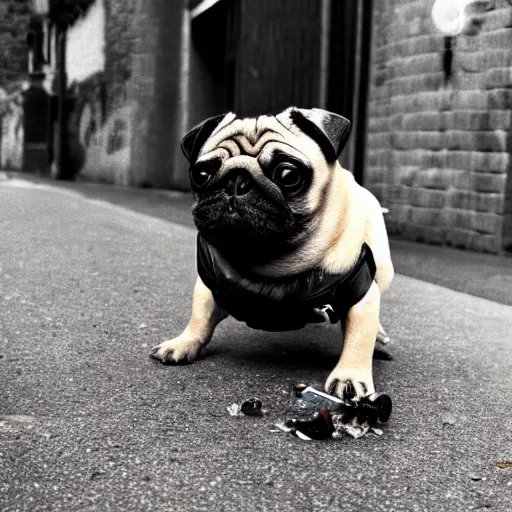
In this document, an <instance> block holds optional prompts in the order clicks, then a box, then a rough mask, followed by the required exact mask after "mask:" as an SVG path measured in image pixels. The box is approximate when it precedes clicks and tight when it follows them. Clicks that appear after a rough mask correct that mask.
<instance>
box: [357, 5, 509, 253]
mask: <svg viewBox="0 0 512 512" xmlns="http://www.w3.org/2000/svg"><path fill="white" fill-rule="evenodd" d="M432 5H433V0H379V1H378V2H374V15H373V26H374V31H373V42H372V72H371V84H370V93H369V120H368V122H369V128H368V146H367V149H368V150H367V162H366V175H365V185H366V186H367V187H368V188H369V189H370V190H372V191H373V192H374V193H375V195H376V196H377V197H378V198H379V199H380V200H381V202H382V204H383V206H385V207H388V208H389V209H390V214H389V216H388V219H387V221H388V227H389V231H390V232H391V233H393V234H397V235H401V236H404V237H406V238H410V239H415V240H420V241H425V242H432V243H437V244H447V245H452V246H455V247H464V248H468V249H473V250H479V251H488V252H495V253H497V252H500V251H501V250H502V248H503V247H504V246H508V243H509V242H507V240H509V239H510V242H512V219H510V216H512V190H511V188H512V187H511V186H510V181H511V180H512V177H509V176H510V174H511V169H512V165H511V164H512V162H511V158H510V151H511V149H512V112H511V107H512V67H511V66H512V5H511V2H510V1H509V0H494V1H489V2H487V4H486V9H487V10H486V12H484V13H483V14H481V21H482V24H481V26H480V27H479V30H478V31H477V33H476V34H474V35H459V36H456V37H455V38H454V39H453V41H452V54H451V59H450V52H449V51H447V49H446V41H445V38H444V36H443V35H441V34H439V33H438V32H437V31H436V29H435V27H434V25H433V22H432V21H431V16H430V13H431V9H432ZM450 60H451V62H450ZM508 177H509V180H508V181H509V185H508V190H509V193H508V194H507V192H506V190H507V178H508ZM508 214H510V215H508ZM509 230H511V231H510V233H509Z"/></svg>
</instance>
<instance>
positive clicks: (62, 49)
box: [57, 24, 69, 179]
mask: <svg viewBox="0 0 512 512" xmlns="http://www.w3.org/2000/svg"><path fill="white" fill-rule="evenodd" d="M66 31H67V26H66V25H65V24H59V50H58V63H57V66H58V77H59V80H58V84H59V85H58V87H59V91H58V92H59V96H58V107H57V108H58V126H59V139H58V143H59V148H58V154H57V159H58V160H57V166H58V170H57V173H58V174H57V177H58V178H59V179H66V177H67V172H69V169H66V160H67V137H66V126H67V115H66V90H67V76H66Z"/></svg>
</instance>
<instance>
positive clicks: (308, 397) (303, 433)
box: [275, 384, 392, 440]
mask: <svg viewBox="0 0 512 512" xmlns="http://www.w3.org/2000/svg"><path fill="white" fill-rule="evenodd" d="M295 395H296V397H298V398H299V400H297V407H296V409H295V413H296V414H294V416H296V417H294V418H291V419H287V420H286V421H285V422H284V423H278V424H276V425H275V427H276V428H277V429H279V430H280V431H283V432H287V433H290V434H292V435H294V436H296V437H299V438H300V439H303V440H313V439H314V440H322V439H339V438H341V437H345V436H349V437H353V438H354V439H357V438H359V437H362V436H364V435H366V434H367V433H368V432H372V433H374V434H375V435H378V436H380V435H382V434H383V432H382V430H381V429H379V428H377V427H376V426H377V425H381V424H383V423H386V422H387V421H388V419H389V416H390V415H391V410H392V402H391V398H390V397H389V396H388V395H386V394H384V393H374V394H372V395H370V396H367V397H364V398H362V399H359V400H357V399H355V398H354V399H341V398H338V397H336V396H333V395H329V394H327V393H323V392H322V391H318V390H317V389H315V388H313V387H311V386H307V385H306V384H299V385H297V386H296V387H295Z"/></svg>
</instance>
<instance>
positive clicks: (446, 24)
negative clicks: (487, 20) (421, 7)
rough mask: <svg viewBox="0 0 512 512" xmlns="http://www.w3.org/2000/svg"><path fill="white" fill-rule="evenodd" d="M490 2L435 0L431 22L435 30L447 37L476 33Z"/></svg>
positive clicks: (478, 0)
mask: <svg viewBox="0 0 512 512" xmlns="http://www.w3.org/2000/svg"><path fill="white" fill-rule="evenodd" d="M493 6H494V2H493V1H492V0H436V1H435V2H434V6H433V7H432V21H433V22H434V25H435V26H436V28H437V30H439V32H441V33H442V34H443V35H445V36H448V37H454V36H458V35H459V34H468V35H475V34H477V33H478V31H479V29H480V27H481V25H482V23H483V17H482V16H481V13H482V12H484V11H487V10H489V9H492V8H493Z"/></svg>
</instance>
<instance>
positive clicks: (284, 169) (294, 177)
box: [272, 162, 304, 192]
mask: <svg viewBox="0 0 512 512" xmlns="http://www.w3.org/2000/svg"><path fill="white" fill-rule="evenodd" d="M272 181H273V182H274V183H275V184H276V185H278V186H279V188H281V189H282V190H283V191H284V192H296V191H297V190H298V189H300V187H301V186H302V184H303V183H304V174H303V172H302V171H301V169H299V168H298V167H297V166H296V165H294V164H292V163H290V162H283V163H280V164H278V165H277V166H276V168H275V169H274V172H273V173H272Z"/></svg>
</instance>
